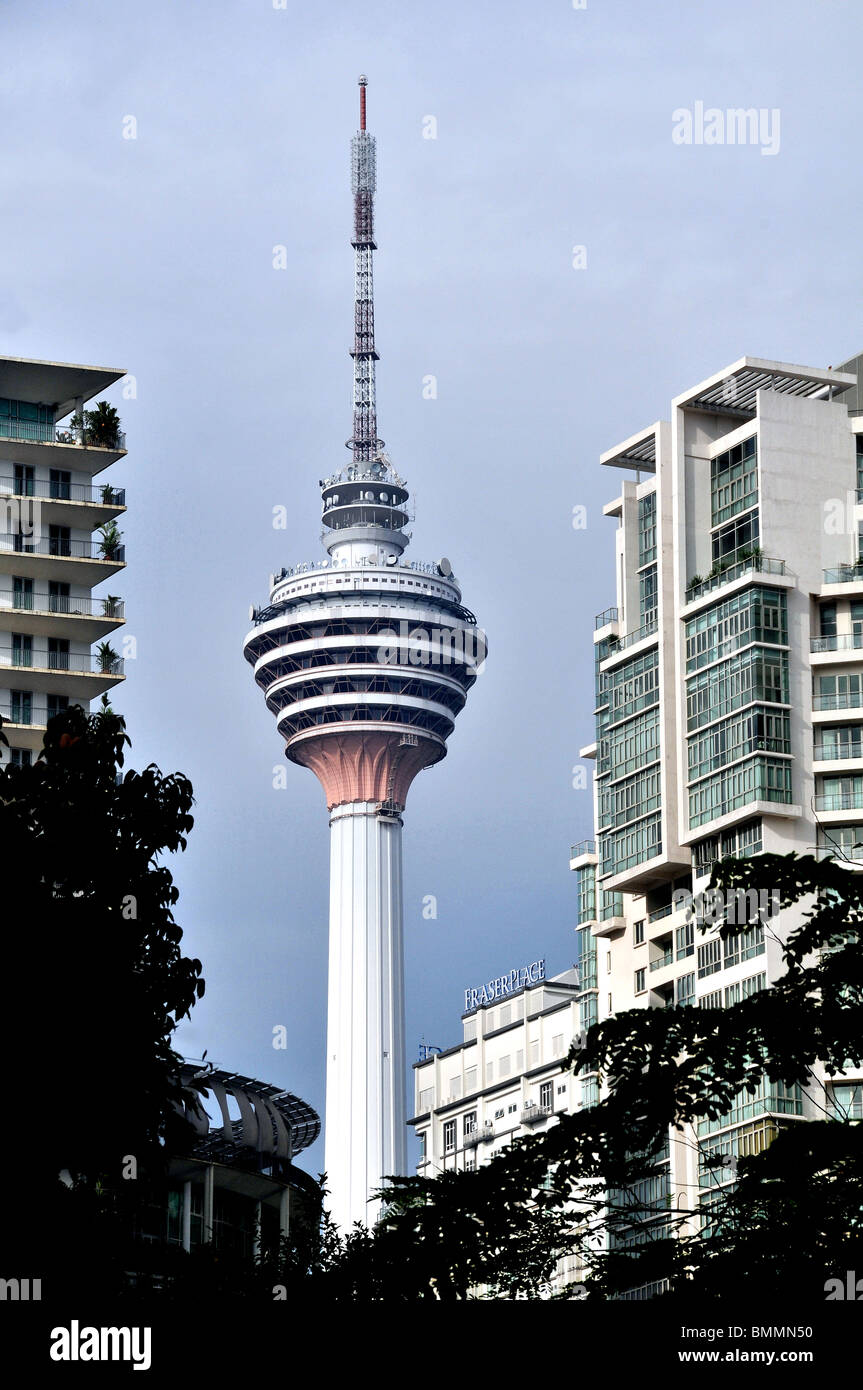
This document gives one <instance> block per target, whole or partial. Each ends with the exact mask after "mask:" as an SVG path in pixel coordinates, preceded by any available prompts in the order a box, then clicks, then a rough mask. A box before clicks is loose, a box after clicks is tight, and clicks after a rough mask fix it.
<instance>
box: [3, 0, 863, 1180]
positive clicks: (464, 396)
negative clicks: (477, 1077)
mask: <svg viewBox="0 0 863 1390" xmlns="http://www.w3.org/2000/svg"><path fill="white" fill-rule="evenodd" d="M861 27H863V26H861V11H860V9H859V7H858V6H857V5H856V4H853V3H838V2H831V0H805V3H803V2H801V0H760V3H759V2H758V0H756V3H752V0H749V2H748V3H746V2H745V0H726V3H724V4H722V5H721V6H707V5H692V4H690V5H680V4H672V3H659V4H653V5H645V4H643V3H641V0H618V3H613V2H612V0H588V8H587V9H586V10H574V9H573V8H572V5H571V3H569V0H557V2H556V3H550V0H542V3H538V4H534V5H517V4H514V3H511V0H500V3H488V2H487V0H467V2H465V0H461V2H460V3H459V0H439V3H437V4H435V5H433V6H425V5H423V6H420V5H406V4H405V3H404V0H400V3H382V0H364V3H363V4H362V5H360V4H358V3H354V4H348V3H345V0H331V3H329V4H326V5H325V4H318V5H299V4H297V3H296V2H295V0H288V6H287V8H286V9H284V10H282V9H274V8H273V5H272V0H233V3H232V2H231V0H208V3H203V0H186V3H178V2H177V0H147V3H146V4H143V5H118V4H116V3H115V0H84V2H83V3H82V2H81V0H79V3H77V4H76V3H71V4H69V3H63V0H51V3H44V0H27V3H22V0H6V3H5V4H4V5H3V8H2V12H0V43H2V50H0V51H2V79H0V126H2V130H3V142H2V175H3V179H2V188H3V192H2V199H0V219H2V247H3V256H2V260H0V343H2V348H0V351H2V352H4V353H8V354H18V355H21V356H27V357H46V358H54V359H61V360H69V361H80V362H90V363H98V364H106V365H115V364H116V365H119V366H123V367H126V368H127V369H128V370H129V371H130V372H131V373H133V374H134V375H135V377H136V379H137V388H138V395H137V399H136V400H134V401H123V400H122V399H121V398H120V396H119V392H114V393H113V397H112V398H113V399H115V401H116V402H117V404H118V406H119V408H120V411H121V415H122V418H123V421H124V425H125V427H126V429H127V431H128V447H129V456H128V459H127V460H125V461H124V462H122V463H121V464H120V465H118V466H117V467H115V469H114V470H113V475H112V476H114V477H115V480H116V481H117V482H118V483H119V484H121V485H122V484H123V483H125V484H126V485H127V487H128V500H129V507H130V510H129V514H128V519H127V521H126V522H125V524H124V529H125V532H126V542H127V558H128V561H129V569H128V571H127V572H126V574H125V575H124V576H123V577H122V583H121V582H120V581H117V583H116V584H115V587H118V588H119V591H120V592H121V593H122V594H124V595H125V596H126V598H127V613H128V615H129V623H128V630H129V632H131V633H132V634H134V636H135V637H136V638H137V639H138V657H137V659H136V660H135V661H131V662H129V663H127V671H128V681H127V683H126V686H125V687H124V688H123V689H122V690H121V691H118V692H117V695H116V700H115V703H116V706H117V707H118V708H119V709H120V710H122V712H123V713H124V714H125V715H126V717H127V720H128V725H129V732H130V734H131V736H132V739H133V745H134V746H133V754H132V761H133V763H134V764H135V765H140V764H143V763H146V762H148V761H150V760H155V761H157V762H158V763H159V764H160V765H161V767H162V768H163V769H164V770H166V771H170V770H174V769H175V768H179V769H182V770H183V771H185V772H187V773H188V774H189V776H190V777H191V778H192V780H193V782H194V786H195V792H196V796H197V803H198V804H197V808H196V827H195V830H194V832H193V835H192V839H191V842H190V847H189V850H188V852H187V854H186V855H185V857H184V858H183V859H182V860H180V861H179V862H177V863H175V865H174V868H175V872H176V877H177V881H178V883H179V885H180V888H181V893H182V897H181V903H180V907H179V910H178V913H177V916H178V920H179V921H180V922H181V924H182V925H183V927H184V928H185V932H186V936H185V945H186V948H187V950H188V951H190V952H191V953H192V954H197V955H200V956H201V958H202V960H203V962H204V966H205V973H206V977H207V996H206V998H205V1000H204V1001H203V1003H202V1004H201V1005H200V1006H199V1007H198V1008H197V1009H196V1010H195V1016H194V1022H193V1023H192V1024H191V1025H189V1026H187V1027H185V1028H184V1030H183V1033H182V1036H181V1039H180V1042H181V1045H182V1046H183V1047H184V1048H185V1050H186V1051H187V1052H188V1053H190V1054H191V1055H196V1054H199V1053H200V1050H201V1049H202V1048H203V1047H208V1048H209V1054H210V1056H211V1057H212V1058H214V1059H216V1060H217V1061H218V1062H220V1063H221V1064H222V1065H225V1066H228V1067H235V1068H237V1069H238V1070H243V1071H246V1072H247V1073H251V1074H253V1075H259V1076H261V1077H263V1078H265V1079H267V1080H269V1081H273V1082H276V1083H279V1084H283V1085H286V1086H288V1087H290V1088H292V1089H294V1090H296V1091H298V1092H299V1093H300V1094H301V1095H302V1096H304V1097H305V1098H306V1099H308V1100H309V1101H311V1102H312V1103H313V1104H315V1105H316V1106H318V1107H319V1108H320V1109H321V1110H322V1109H323V1098H324V1096H323V1079H324V1029H325V1009H326V935H327V894H328V886H327V850H328V844H327V837H328V831H327V817H326V811H325V807H324V804H323V797H322V794H321V791H320V789H319V787H318V785H317V783H316V781H315V779H314V778H313V777H312V776H311V774H309V773H308V772H305V771H304V770H302V769H299V768H293V767H291V768H289V771H288V778H287V781H288V787H287V789H286V790H274V789H273V786H272V778H273V767H274V765H277V764H279V763H280V761H281V759H282V753H281V745H280V742H279V739H278V737H277V735H276V732H275V727H274V720H273V719H272V716H271V715H269V713H268V712H267V710H266V709H265V707H264V704H263V699H262V697H261V695H260V693H259V692H258V691H257V689H256V687H255V686H254V683H253V681H252V679H251V674H250V670H249V668H248V667H247V666H246V664H245V662H244V661H243V659H242V654H241V643H242V638H243V635H244V633H245V631H246V628H247V626H248V624H247V611H248V605H249V603H250V602H253V601H254V602H258V603H260V602H263V601H264V600H265V599H266V590H267V581H268V576H269V574H270V572H271V571H272V570H274V569H277V568H279V567H280V566H281V565H282V564H291V563H293V562H295V561H297V560H302V559H311V558H313V557H316V556H318V555H319V554H320V546H319V542H318V532H319V497H318V492H317V487H316V483H317V479H318V478H319V477H322V476H324V475H325V474H326V473H329V472H331V471H332V470H333V469H334V468H336V467H338V466H340V465H341V464H342V463H344V462H345V460H346V459H347V457H348V456H347V453H346V451H345V450H344V448H343V441H344V440H345V439H346V438H347V435H348V433H349V430H350V359H349V357H348V353H347V349H348V347H349V345H350V337H351V331H352V304H351V296H352V253H351V250H350V246H349V241H348V239H349V231H350V219H351V203H350V195H349V185H348V148H349V141H350V137H351V135H352V133H353V131H354V129H355V126H356V85H355V83H356V77H357V74H358V73H359V72H361V71H364V72H366V73H367V74H368V77H369V83H370V86H369V125H370V128H371V130H372V131H373V132H374V134H375V135H376V136H377V138H378V171H379V173H378V182H379V194H378V199H377V228H378V241H379V246H380V250H379V252H378V255H377V261H376V276H377V333H378V347H379V350H380V352H381V362H380V367H379V378H378V380H379V413H378V420H379V426H380V431H381V433H382V435H383V436H384V438H385V439H386V441H387V446H388V450H389V452H390V453H391V455H392V458H393V461H394V462H395V464H396V466H397V467H398V468H399V470H400V471H401V472H402V473H403V474H405V475H406V477H407V479H408V482H409V484H410V485H411V487H412V489H413V492H414V498H415V503H416V523H415V525H414V528H413V532H414V541H413V544H412V546H411V549H410V551H409V555H410V556H411V557H412V558H415V559H424V560H434V559H437V558H438V557H439V556H440V555H442V554H446V555H448V556H449V557H450V558H451V559H452V562H453V565H454V569H455V572H456V574H457V576H458V577H459V579H460V581H461V583H462V586H463V591H464V598H465V602H466V603H467V604H468V606H469V607H471V608H472V609H473V610H474V611H475V612H476V613H477V615H478V618H479V620H480V622H481V623H482V624H483V625H484V626H485V628H486V629H487V631H488V634H489V641H490V658H489V662H488V667H487V671H486V674H485V675H484V676H483V677H482V679H481V680H480V681H479V682H478V683H477V686H476V687H475V689H474V691H473V692H472V696H471V698H470V700H469V701H468V706H467V709H466V711H465V712H464V713H463V714H462V716H461V717H460V720H459V724H458V727H457V728H456V731H455V734H454V736H453V738H452V740H451V742H450V753H449V756H448V757H447V759H446V761H445V762H444V763H443V764H442V765H441V766H439V767H438V768H436V769H434V770H432V771H430V772H428V773H426V774H424V775H423V776H422V777H420V778H419V779H418V781H417V782H416V783H415V785H414V788H413V790H412V792H411V796H410V799H409V802H408V808H407V815H406V823H405V856H406V864H405V868H406V879H405V934H406V950H407V971H408V975H407V999H408V1044H409V1052H410V1055H411V1057H413V1056H415V1048H416V1043H417V1042H418V1040H419V1038H420V1037H421V1036H422V1035H425V1037H426V1039H427V1040H428V1041H430V1042H433V1043H438V1044H441V1045H444V1046H446V1045H448V1044H450V1043H452V1042H455V1041H457V1038H458V1016H459V1012H460V1002H461V991H462V990H463V988H464V986H465V985H468V984H472V983H477V982H479V981H481V980H482V979H487V978H488V977H489V976H493V975H497V974H500V973H502V972H503V971H504V970H509V968H510V967H511V966H512V965H515V964H519V963H521V962H522V961H528V960H533V959H535V958H536V957H537V956H541V955H545V956H546V957H547V961H548V969H549V971H554V970H560V969H563V968H565V967H566V966H568V965H569V964H570V963H571V961H572V959H573V953H574V949H575V946H574V936H573V925H574V922H575V891H574V882H573V881H572V876H571V875H570V873H569V870H568V866H567V856H568V847H569V844H570V842H571V841H573V840H576V839H579V838H581V837H582V836H584V835H586V834H589V833H590V830H591V805H590V795H589V792H587V791H580V792H576V791H574V790H573V789H572V787H571V770H572V767H573V765H574V764H575V763H576V761H577V754H578V748H579V746H580V745H582V744H584V743H587V742H588V741H589V740H590V739H591V737H592V717H591V708H592V679H593V667H592V654H591V628H592V619H593V615H594V613H596V612H597V611H599V610H600V609H603V608H605V607H606V606H607V605H608V604H609V603H610V602H611V601H612V599H613V588H612V579H613V573H612V558H611V548H610V547H611V528H612V525H613V523H612V522H610V521H608V520H604V519H603V518H602V516H601V506H602V503H603V502H605V501H607V500H608V499H609V498H610V497H612V496H613V495H614V492H615V488H616V484H617V478H616V477H615V476H614V475H612V474H608V473H605V474H603V473H602V472H601V471H600V469H599V467H598V465H597V457H598V454H599V453H600V452H601V451H602V450H603V449H605V448H608V447H610V446H611V445H613V444H616V443H617V442H619V441H620V440H621V439H623V438H625V437H626V436H627V435H628V434H630V433H632V432H633V431H634V430H636V429H637V428H640V427H641V426H642V425H645V424H648V423H650V422H651V421H653V420H654V419H656V418H657V417H658V416H660V415H662V414H664V412H665V403H666V402H667V401H668V399H669V398H670V396H671V395H673V394H676V393H677V392H678V391H680V390H682V389H683V388H684V387H686V386H688V385H690V384H693V383H695V382H696V381H698V380H700V379H701V378H702V377H704V376H707V375H708V374H710V373H711V372H713V371H714V370H716V369H718V368H719V367H721V366H722V365H724V364H725V363H726V362H729V361H731V360H733V359H735V358H736V357H739V356H741V355H742V354H744V353H750V354H753V355H757V356H764V357H770V358H778V359H781V360H786V361H791V362H801V363H806V364H814V365H827V364H829V363H837V362H839V361H841V360H842V359H843V358H844V357H848V356H850V355H851V354H852V353H853V352H856V351H859V350H860V349H861V347H863V325H861V315H860V269H859V268H860V249H859V248H860V235H861V233H860V229H861V222H863V219H861V195H860V181H859V176H858V171H859V165H860V143H859V135H858V134H857V132H859V130H860V128H861V95H860V82H859V40H860V34H861ZM698 100H701V101H703V102H704V103H705V105H706V106H717V107H720V108H726V107H738V106H743V107H750V106H752V107H756V108H762V107H763V108H769V109H773V108H777V107H778V108H779V109H780V111H781V144H780V149H779V153H778V154H777V155H776V156H775V157H770V156H764V155H762V154H761V152H760V150H759V149H758V148H757V147H755V148H753V147H727V146H726V147H706V146H689V147H685V146H677V145H675V144H674V143H673V142H672V139H671V131H672V112H673V111H674V110H675V109H677V108H680V107H689V108H691V107H693V105H694V103H695V102H696V101H698ZM130 115H131V116H134V118H135V120H136V121H137V139H135V140H128V139H124V138H123V121H124V117H126V116H130ZM428 115H432V116H434V117H436V119H437V122H438V138H437V139H436V140H428V139H423V138H422V130H423V118H424V117H425V116H428ZM280 244H281V245H284V246H285V247H286V248H287V269H286V270H283V271H277V270H274V269H273V268H272V248H273V247H274V246H275V245H280ZM575 244H579V245H584V246H586V248H587V268H586V269H584V270H574V269H573V268H572V264H571V262H572V247H573V245H575ZM426 374H434V375H435V376H436V377H437V379H438V393H439V394H438V399H437V400H433V401H430V400H424V399H423V398H422V392H421V388H422V378H423V376H424V375H426ZM579 503H582V504H585V505H586V506H587V507H588V515H589V524H588V528H587V530H586V531H585V532H575V531H573V529H572V526H571V515H572V508H573V506H574V505H576V504H579ZM278 504H284V505H285V506H287V508H288V513H289V519H288V526H287V529H286V530H273V528H272V525H271V512H272V508H273V507H274V506H276V505H278ZM425 894H435V895H436V896H437V899H438V918H437V920H436V921H424V920H423V918H422V915H421V905H422V898H423V895H425ZM279 1023H284V1024H285V1025H286V1026H287V1030H288V1050H287V1052H280V1051H274V1050H273V1049H272V1046H271V1037H272V1029H273V1026H274V1025H275V1024H279ZM118 1041H119V1042H122V1040H118ZM322 1163H323V1149H322V1146H316V1148H315V1149H314V1150H313V1151H311V1154H310V1155H309V1158H308V1166H309V1167H310V1168H311V1169H312V1170H316V1167H319V1166H320V1165H321V1164H322Z"/></svg>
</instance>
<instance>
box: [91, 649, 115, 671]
mask: <svg viewBox="0 0 863 1390" xmlns="http://www.w3.org/2000/svg"><path fill="white" fill-rule="evenodd" d="M96 656H97V658H98V660H99V670H100V671H113V670H114V667H115V666H116V664H117V662H118V661H119V660H120V654H119V652H115V651H114V648H113V647H112V646H111V643H110V642H100V643H99V645H98V647H97V648H96Z"/></svg>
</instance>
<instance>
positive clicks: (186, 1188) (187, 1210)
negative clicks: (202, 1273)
mask: <svg viewBox="0 0 863 1390" xmlns="http://www.w3.org/2000/svg"><path fill="white" fill-rule="evenodd" d="M191 1248H192V1184H191V1183H190V1182H184V1183H183V1249H184V1250H185V1251H189V1250H191Z"/></svg>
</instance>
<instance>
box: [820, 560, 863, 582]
mask: <svg viewBox="0 0 863 1390" xmlns="http://www.w3.org/2000/svg"><path fill="white" fill-rule="evenodd" d="M858 579H863V560H858V561H857V562H856V563H855V564H853V565H839V567H838V568H837V569H833V570H825V571H824V583H825V584H853V583H854V582H855V580H858Z"/></svg>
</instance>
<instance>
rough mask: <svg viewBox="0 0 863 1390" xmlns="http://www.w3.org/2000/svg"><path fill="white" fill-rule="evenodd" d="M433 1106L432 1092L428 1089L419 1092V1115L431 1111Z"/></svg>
mask: <svg viewBox="0 0 863 1390" xmlns="http://www.w3.org/2000/svg"><path fill="white" fill-rule="evenodd" d="M433 1105H434V1090H433V1089H432V1088H431V1087H429V1088H428V1089H427V1090H425V1091H420V1099H419V1106H420V1108H419V1113H420V1114H421V1115H424V1114H425V1112H426V1111H427V1110H431V1108H432V1106H433Z"/></svg>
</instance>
